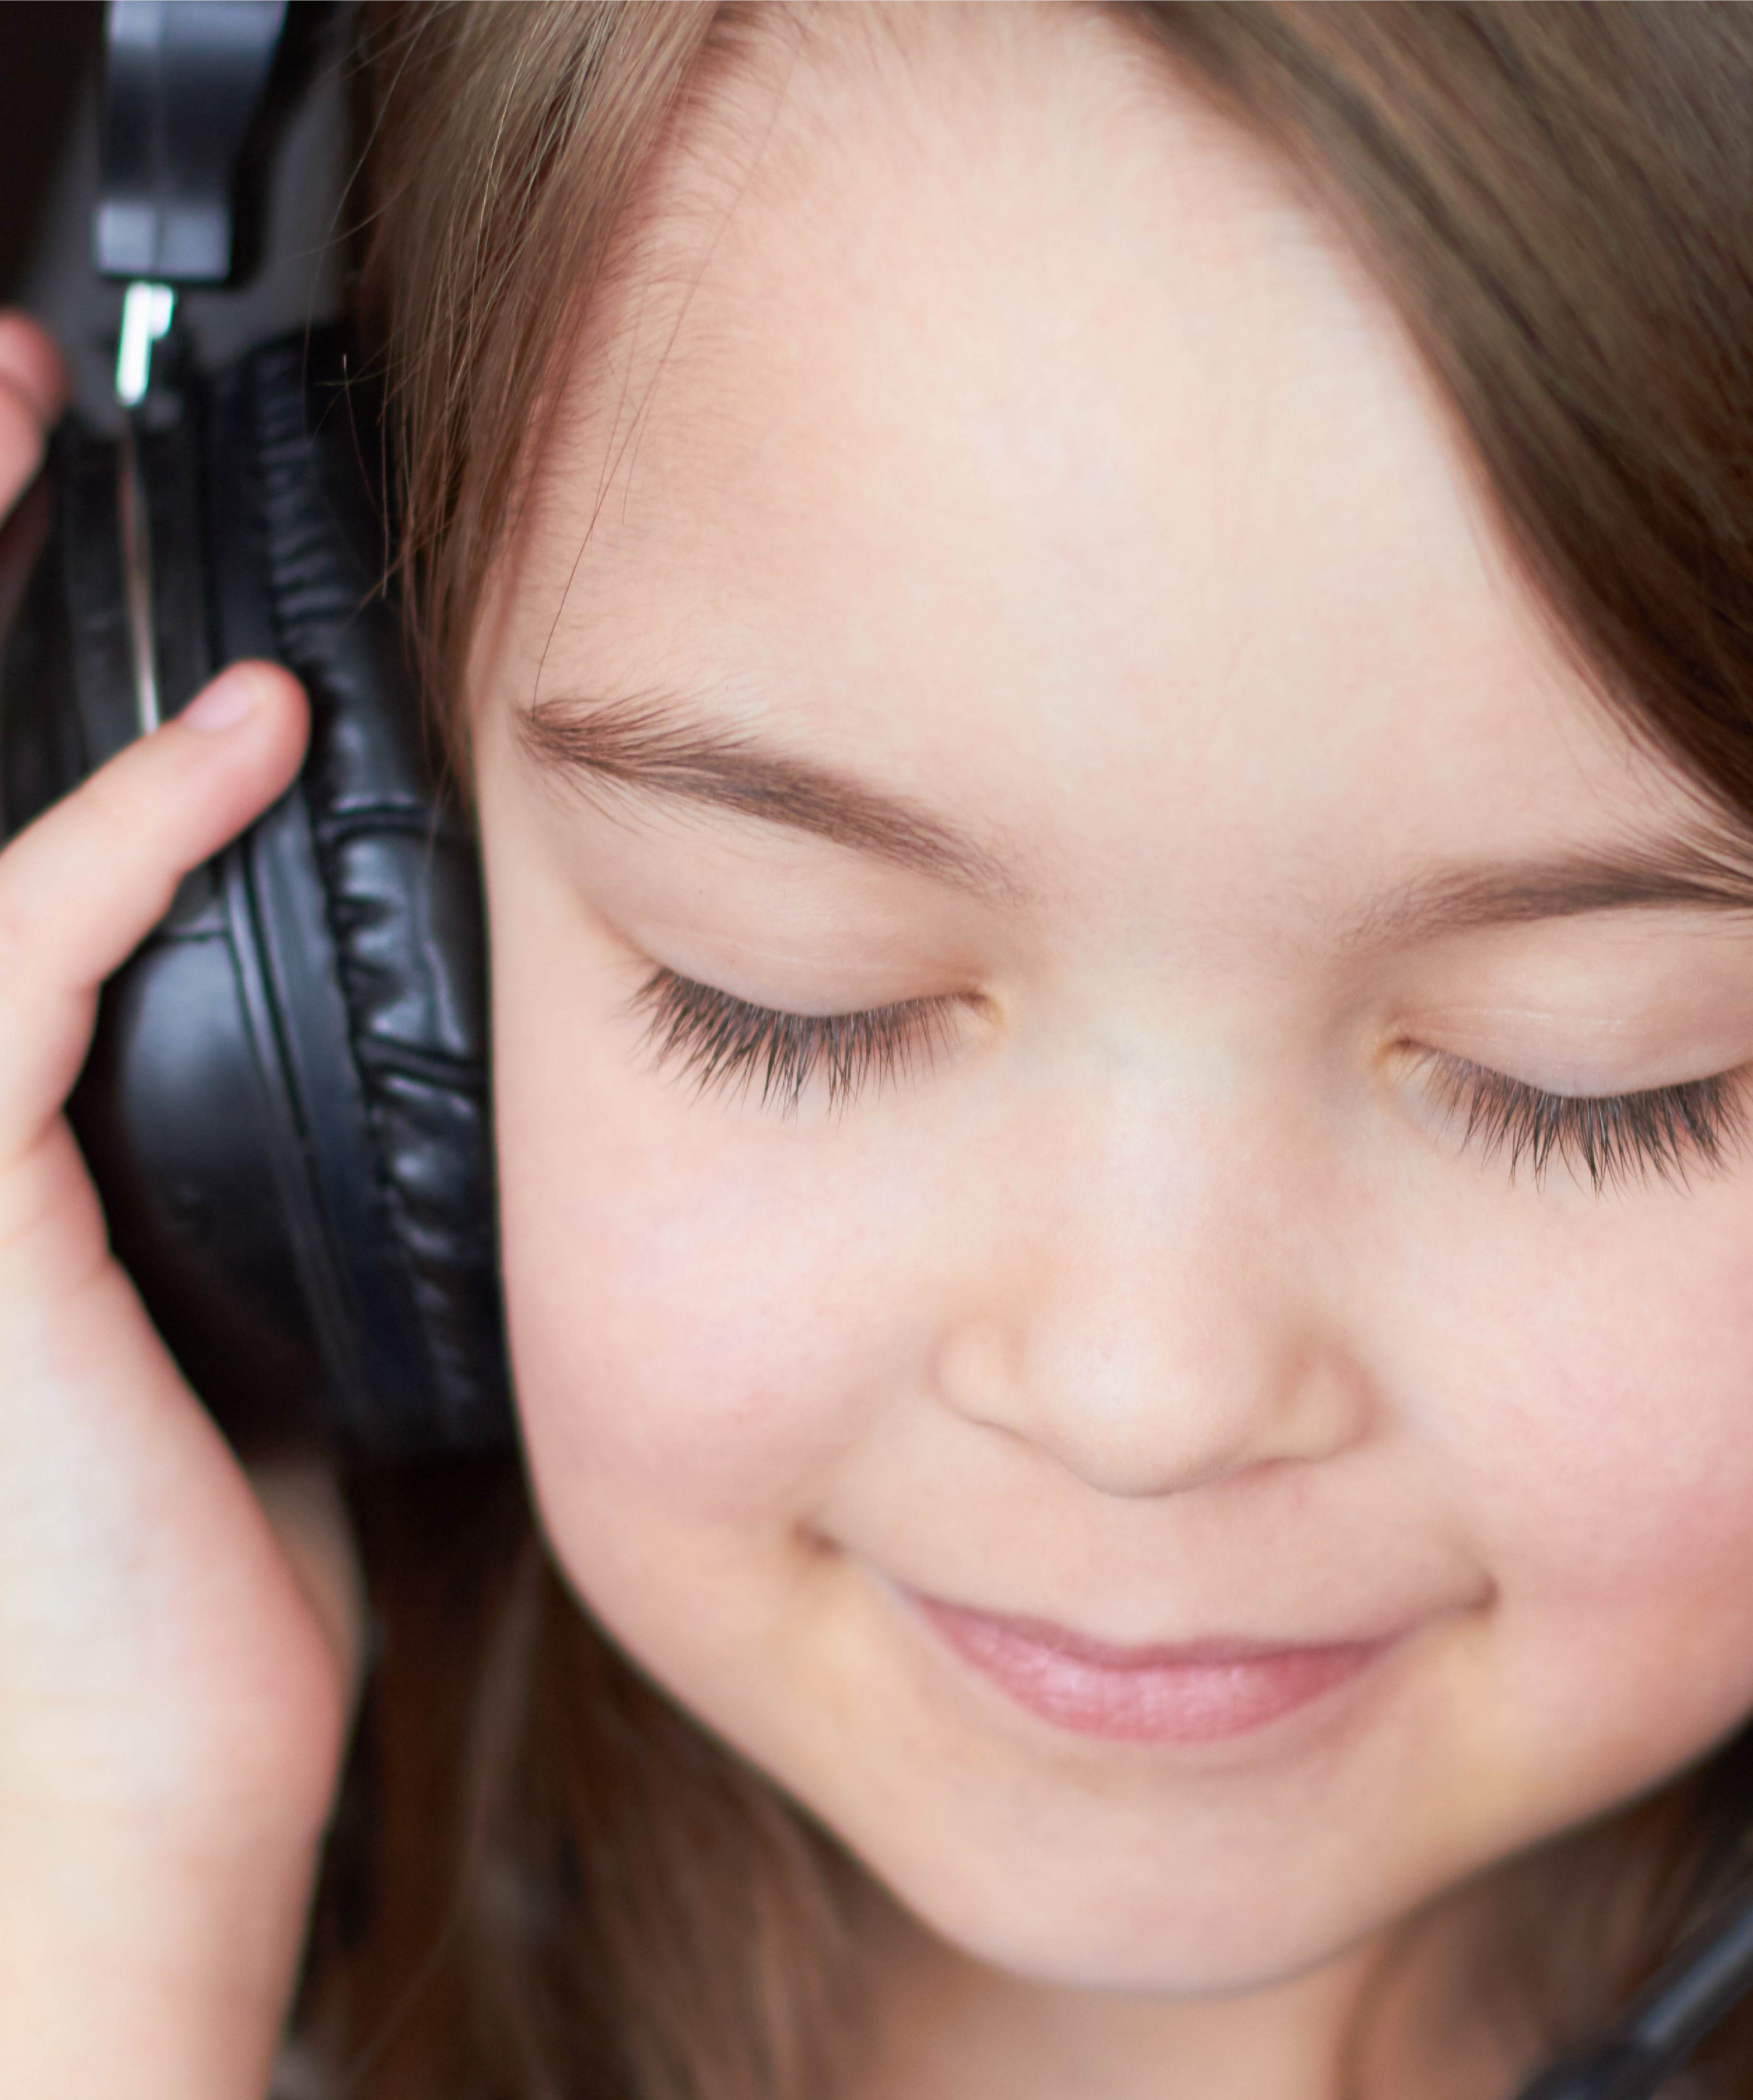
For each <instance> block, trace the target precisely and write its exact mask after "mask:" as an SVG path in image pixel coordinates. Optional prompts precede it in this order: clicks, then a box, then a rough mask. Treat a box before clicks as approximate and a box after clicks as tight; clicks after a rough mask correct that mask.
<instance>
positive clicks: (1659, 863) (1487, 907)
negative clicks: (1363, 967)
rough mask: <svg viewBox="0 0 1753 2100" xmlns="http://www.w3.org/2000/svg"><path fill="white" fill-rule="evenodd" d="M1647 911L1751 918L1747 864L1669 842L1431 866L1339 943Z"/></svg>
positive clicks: (1691, 844) (1751, 876)
mask: <svg viewBox="0 0 1753 2100" xmlns="http://www.w3.org/2000/svg"><path fill="white" fill-rule="evenodd" d="M1725 843H1726V842H1725ZM1652 907H1654V908H1662V907H1666V908H1667V909H1669V910H1692V911H1701V910H1702V911H1745V912H1753V862H1745V861H1742V860H1739V859H1737V858H1735V857H1734V856H1733V853H1732V852H1731V851H1728V850H1716V849H1712V848H1711V846H1709V845H1703V844H1700V843H1698V842H1697V841H1695V840H1690V839H1685V838H1675V839H1672V840H1663V841H1661V842H1658V843H1653V844H1650V845H1628V846H1627V847H1625V848H1623V849H1605V850H1601V851H1576V852H1571V853H1566V854H1554V855H1552V856H1550V857H1549V858H1544V859H1535V860H1526V861H1515V862H1487V863H1484V864H1482V865H1479V866H1476V867H1475V866H1463V867H1452V868H1439V869H1437V870H1435V871H1433V872H1431V873H1429V874H1428V875H1425V876H1419V877H1418V878H1416V880H1413V881H1412V882H1410V883H1407V884H1406V885H1404V886H1403V888H1402V889H1398V890H1397V891H1395V892H1394V893H1392V894H1391V895H1390V896H1388V897H1386V898H1383V899H1381V901H1379V902H1377V903H1376V904H1374V905H1372V906H1371V907H1370V908H1369V909H1368V911H1365V912H1364V913H1363V915H1361V916H1360V917H1359V919H1358V920H1355V921H1354V923H1353V924H1352V925H1351V926H1350V928H1349V929H1348V930H1347V932H1346V946H1353V947H1355V946H1365V947H1388V946H1409V945H1410V944H1412V942H1416V941H1419V940H1429V939H1432V938H1434V937H1437V936H1438V935H1441V934H1444V933H1465V932H1468V931H1470V930H1472V929H1477V928H1479V927H1483V926H1494V925H1495V926H1501V925H1514V924H1530V923H1531V922H1533V921H1534V920H1541V919H1575V918H1580V917H1583V915H1586V914H1588V913H1591V912H1601V911H1634V910H1637V909H1640V908H1642V909H1649V908H1652Z"/></svg>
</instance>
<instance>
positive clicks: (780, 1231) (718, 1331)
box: [496, 981, 930, 1576]
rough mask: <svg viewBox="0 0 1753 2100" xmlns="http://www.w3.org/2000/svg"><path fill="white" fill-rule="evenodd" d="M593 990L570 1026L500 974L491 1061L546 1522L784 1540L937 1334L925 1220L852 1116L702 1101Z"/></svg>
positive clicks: (519, 1337) (526, 1398)
mask: <svg viewBox="0 0 1753 2100" xmlns="http://www.w3.org/2000/svg"><path fill="white" fill-rule="evenodd" d="M497 996H499V995H496V997H497ZM579 1008H580V1010H579V1012H578V1013H577V1014H576V1015H575V1016H574V1017H572V1019H573V1021H575V1024H576V1025H574V1026H569V1025H567V1017H566V1015H565V1014H564V1013H563V1012H561V1011H559V1010H558V1002H557V1000H556V999H555V998H554V997H553V996H552V995H548V996H546V997H544V999H542V1000H541V1001H540V1004H536V1003H535V1001H533V1000H531V1001H522V1000H520V999H518V989H517V986H516V983H515V981H513V982H512V983H511V984H510V985H509V986H508V987H507V989H506V991H505V994H504V997H503V1000H502V1004H501V1013H502V1019H501V1021H500V1024H499V1031H500V1032H499V1040H500V1043H501V1044H502V1046H503V1048H501V1050H500V1053H499V1056H498V1058H497V1068H496V1088H497V1119H498V1143H499V1154H500V1208H501V1232H502V1236H503V1242H504V1268H505V1277H506V1298H507V1317H508V1321H509V1330H510V1339H511V1344H512V1352H513V1361H514V1365H515V1369H516V1375H517V1385H518V1404H519V1411H520V1414H521V1417H522V1423H523V1428H524V1434H525V1437H526V1443H527V1445H528V1448H529V1452H530V1457H531V1470H532V1473H533V1476H534V1477H535V1481H536V1484H537V1487H538V1489H539V1492H540V1494H541V1497H542V1500H543V1502H544V1510H545V1511H546V1513H547V1515H548V1518H549V1520H550V1524H551V1528H552V1529H554V1531H555V1533H556V1542H557V1544H558V1543H560V1542H561V1540H560V1533H561V1532H562V1531H564V1532H566V1533H568V1534H570V1533H573V1532H574V1531H576V1532H577V1533H579V1536H580V1537H582V1536H583V1535H584V1532H585V1531H586V1529H588V1528H589V1527H592V1526H594V1527H595V1529H594V1530H592V1532H591V1539H592V1542H593V1543H592V1544H591V1545H588V1546H586V1547H585V1549H584V1550H585V1551H586V1552H587V1554H588V1553H589V1552H591V1551H594V1550H595V1546H594V1542H597V1541H602V1540H606V1533H607V1532H610V1531H612V1532H623V1531H630V1530H632V1529H634V1528H637V1527H642V1528H643V1530H644V1533H645V1535H646V1536H648V1537H651V1536H655V1530H654V1527H655V1528H658V1529H663V1530H665V1531H668V1530H671V1529H675V1528H687V1529H692V1530H694V1531H695V1532H697V1533H699V1534H700V1536H701V1537H702V1539H703V1540H705V1539H706V1538H707V1537H710V1536H711V1535H712V1534H716V1535H717V1536H718V1537H720V1541H721V1542H722V1543H723V1544H725V1545H726V1546H728V1545H729V1543H730V1542H732V1541H733V1540H738V1541H741V1542H744V1543H745V1544H754V1545H755V1546H760V1544H761V1543H763V1542H765V1543H768V1544H770V1545H773V1546H778V1545H780V1544H782V1542H784V1541H785V1540H786V1539H787V1538H788V1537H792V1536H794V1535H795V1532H796V1530H797V1529H798V1527H799V1526H800V1525H804V1524H807V1523H808V1519H809V1515H810V1513H811V1511H812V1510H813V1508H815V1507H819V1502H820V1498H821V1493H822V1492H823V1489H824V1485H825V1484H826V1481H827V1480H829V1479H830V1476H832V1475H834V1474H835V1472H836V1471H838V1469H839V1467H841V1466H842V1465H843V1463H844V1462H845V1460H846V1458H847V1454H848V1452H849V1451H850V1450H851V1449H852V1448H853V1447H855V1446H856V1445H857V1443H858V1441H859V1440H860V1439H861V1437H862V1436H864V1435H865V1433H866V1432H867V1431H868V1429H869V1427H870V1418H871V1417H872V1415H873V1414H874V1410H875V1408H876V1405H877V1396H879V1395H882V1394H884V1393H892V1392H893V1391H894V1390H895V1389H896V1385H897V1383H905V1380H906V1379H908V1378H909V1376H910V1370H911V1366H912V1365H914V1363H915V1362H916V1361H918V1360H919V1358H920V1357H921V1356H922V1354H923V1348H924V1341H923V1335H920V1334H918V1333H915V1332H914V1331H912V1330H910V1328H909V1327H908V1326H906V1325H905V1323H904V1322H897V1321H896V1319H895V1318H894V1317H893V1308H894V1307H895V1306H896V1304H902V1305H905V1304H913V1305H914V1306H916V1307H923V1299H922V1297H921V1295H920V1294H919V1293H918V1292H917V1291H910V1290H908V1289H907V1288H906V1286H905V1284H904V1283H903V1282H902V1280H901V1275H900V1273H899V1272H900V1271H901V1270H904V1269H906V1268H910V1267H911V1266H912V1265H913V1264H914V1263H920V1264H923V1265H924V1266H926V1267H927V1268H928V1267H929V1265H930V1244H929V1243H930V1233H929V1230H928V1229H927V1224H926V1223H925V1221H924V1220H923V1219H918V1218H914V1217H911V1216H910V1213H909V1212H908V1211H907V1209H906V1208H905V1196H904V1192H902V1193H901V1202H902V1205H903V1207H902V1208H901V1209H900V1210H899V1211H897V1210H896V1194H897V1192H896V1189H894V1187H893V1186H892V1180H893V1177H892V1173H891V1171H890V1170H889V1168H888V1167H887V1166H883V1165H882V1164H881V1163H880V1162H879V1163H878V1165H877V1166H875V1167H873V1165H872V1163H871V1162H867V1161H866V1160H865V1158H864V1157H863V1155H862V1154H861V1155H860V1157H859V1158H858V1159H857V1160H856V1161H855V1160H853V1158H852V1156H851V1152H852V1147H851V1145H850V1142H849V1140H848V1139H847V1138H846V1137H845V1136H844V1135H843V1132H836V1131H835V1130H834V1129H832V1128H831V1127H828V1126H827V1125H826V1123H825V1122H824V1123H821V1127H820V1128H819V1129H818V1128H817V1127H815V1126H813V1125H812V1124H811V1123H809V1122H808V1110H806V1111H805V1120H804V1121H803V1122H800V1123H799V1124H796V1125H792V1126H786V1127H777V1126H774V1125H773V1124H771V1123H768V1122H766V1121H764V1119H763V1118H761V1115H760V1111H759V1110H756V1109H755V1107H753V1106H752V1105H751V1106H747V1107H744V1108H742V1109H740V1110H739V1109H737V1108H735V1107H733V1106H729V1105H724V1104H720V1103H719V1102H717V1101H712V1100H707V1101H696V1100H694V1098H693V1097H692V1096H690V1095H689V1092H688V1091H687V1087H686V1084H685V1082H684V1081H680V1080H668V1079H660V1078H657V1077H654V1075H653V1074H651V1073H650V1071H649V1070H648V1069H647V1068H646V1066H645V1062H644V1061H643V1058H642V1057H641V1052H640V1051H639V1049H638V1047H637V1045H638V1039H637V1034H636V1030H635V1029H633V1028H632V1027H627V1028H623V1027H621V1026H614V1027H611V1028H605V1026H604V1025H603V1021H602V1016H601V1011H600V1003H597V1004H592V1002H591V1001H590V1000H589V999H581V1000H580V1001H579ZM532 1022H533V1024H534V1025H531V1024H532ZM855 1192H856V1193H855ZM878 1215H880V1216H881V1218H882V1221H883V1229H882V1231H881V1233H880V1234H879V1233H877V1231H876V1230H875V1229H874V1220H875V1219H876V1217H877V1216H878ZM605 1528H606V1529H605ZM604 1550H606V1546H605V1547H604ZM583 1572H584V1571H582V1570H579V1569H575V1573H579V1574H580V1575H581V1576H582V1574H583Z"/></svg>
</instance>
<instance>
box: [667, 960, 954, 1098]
mask: <svg viewBox="0 0 1753 2100" xmlns="http://www.w3.org/2000/svg"><path fill="white" fill-rule="evenodd" d="M960 1003H961V1002H960V1001H958V999H954V997H950V996H947V995H946V996H944V997H941V998H936V999H906V1000H904V1001H902V1002H901V1004H897V1005H894V1006H874V1007H870V1008H867V1009H866V1010H865V1012H861V1013H784V1012H780V1011H778V1010H777V1008H773V1007H766V1006H751V1004H749V1003H748V1001H747V999H737V998H734V997H733V995H731V994H730V993H729V992H725V991H718V990H715V989H714V988H713V987H712V986H711V985H703V984H696V983H695V982H694V980H693V979H692V978H691V977H679V976H677V974H676V972H675V971H673V970H667V969H659V970H657V971H655V972H654V973H653V974H652V976H651V977H650V978H649V979H648V980H647V981H646V982H645V984H644V985H642V986H641V987H640V989H639V990H638V991H637V992H636V994H635V995H634V998H633V1001H632V1008H633V1011H634V1012H637V1013H643V1014H645V1016H646V1017H647V1027H646V1030H645V1041H646V1044H647V1046H648V1048H650V1052H651V1053H652V1055H653V1057H654V1059H655V1060H656V1061H657V1062H658V1063H659V1064H670V1063H672V1062H675V1063H679V1064H680V1065H681V1066H682V1068H683V1069H684V1070H685V1071H686V1072H688V1073H689V1074H690V1075H691V1077H692V1078H693V1079H694V1083H695V1085H696V1086H697V1087H698V1089H699V1091H700V1092H702V1093H707V1092H713V1091H718V1092H727V1093H739V1094H740V1093H747V1092H748V1091H749V1090H750V1089H751V1087H753V1086H754V1085H755V1083H756V1082H757V1081H759V1083H760V1099H761V1105H762V1107H763V1108H777V1109H778V1110H780V1111H781V1112H782V1114H791V1113H792V1112H794V1111H795V1110H796V1108H797V1105H798V1103H799V1101H800V1100H801V1099H802V1097H803V1092H804V1087H806V1086H807V1085H808V1083H809V1081H810V1079H812V1078H813V1076H814V1075H815V1074H817V1072H820V1073H821V1074H822V1076H823V1077H824V1078H826V1081H827V1086H828V1108H829V1112H830V1114H833V1113H835V1111H837V1110H840V1109H843V1108H845V1107H846V1106H847V1105H848V1104H849V1103H851V1102H852V1101H854V1100H856V1099H857V1096H859V1095H860V1094H861V1093H862V1092H864V1090H865V1087H868V1086H870V1085H873V1084H874V1085H879V1086H880V1085H883V1084H885V1083H893V1082H895V1081H896V1080H899V1079H905V1078H907V1077H909V1076H910V1075H911V1074H913V1073H914V1071H915V1070H918V1069H919V1068H920V1067H921V1066H922V1065H923V1066H924V1067H927V1068H928V1067H929V1066H930V1064H931V1062H932V1058H933V1057H935V1056H936V1053H937V1052H938V1050H939V1049H940V1048H941V1047H942V1046H943V1044H944V1043H945V1039H946V1038H947V1036H948V1033H949V1020H950V1015H951V1012H952V1009H953V1008H955V1007H956V1006H958V1004H960Z"/></svg>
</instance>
